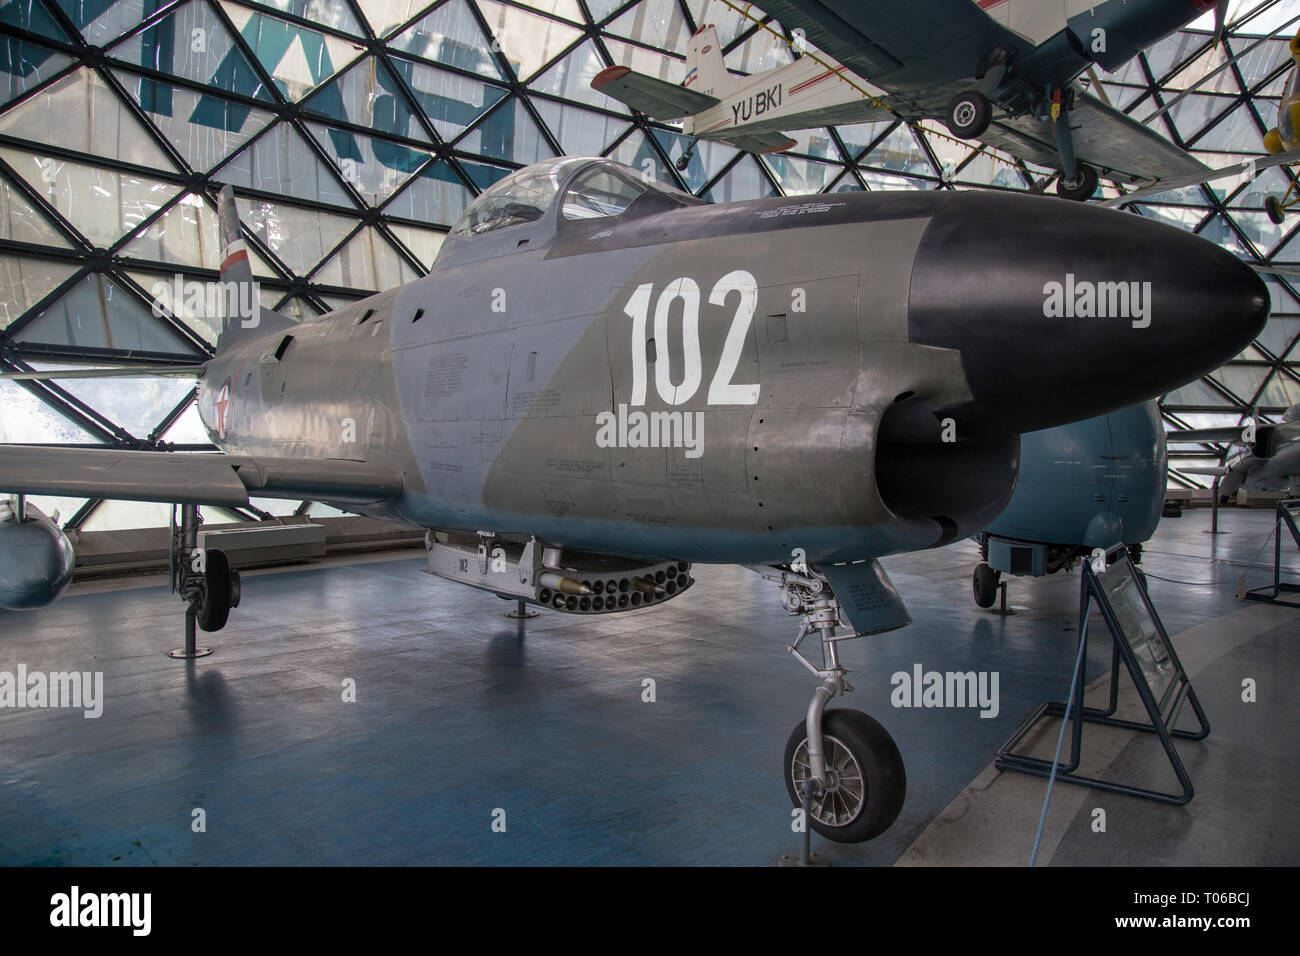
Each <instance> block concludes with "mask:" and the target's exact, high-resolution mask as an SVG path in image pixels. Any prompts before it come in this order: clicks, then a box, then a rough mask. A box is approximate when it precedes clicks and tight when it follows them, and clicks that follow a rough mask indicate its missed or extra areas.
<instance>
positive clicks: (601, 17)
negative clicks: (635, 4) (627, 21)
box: [587, 0, 631, 23]
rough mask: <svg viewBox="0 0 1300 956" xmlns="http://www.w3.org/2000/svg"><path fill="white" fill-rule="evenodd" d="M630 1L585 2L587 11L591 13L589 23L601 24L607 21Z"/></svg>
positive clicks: (594, 0) (595, 0)
mask: <svg viewBox="0 0 1300 956" xmlns="http://www.w3.org/2000/svg"><path fill="white" fill-rule="evenodd" d="M629 2H631V0H587V9H588V10H589V11H591V21H592V22H593V23H601V22H602V21H605V20H608V19H609V18H610V16H612V15H613V14H614V12H615V11H617V10H622V9H623V8H624V7H626V6H628V5H629Z"/></svg>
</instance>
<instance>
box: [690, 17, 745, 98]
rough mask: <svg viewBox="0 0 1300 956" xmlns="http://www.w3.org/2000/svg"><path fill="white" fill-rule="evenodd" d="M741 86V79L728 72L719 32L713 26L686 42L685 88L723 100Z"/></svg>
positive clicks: (702, 30)
mask: <svg viewBox="0 0 1300 956" xmlns="http://www.w3.org/2000/svg"><path fill="white" fill-rule="evenodd" d="M739 82H740V78H738V77H733V76H732V75H731V74H730V73H728V72H727V65H726V64H725V63H724V62H723V60H722V47H721V46H720V45H719V44H718V31H717V30H716V29H714V28H713V26H712V25H710V26H707V27H703V28H701V29H700V30H698V31H697V32H696V33H695V35H694V36H692V37H691V38H690V40H688V41H687V42H686V79H684V80H683V81H682V86H684V87H686V88H687V89H688V90H694V91H695V92H697V93H704V94H706V95H708V96H716V97H718V98H719V99H721V98H722V97H724V96H726V95H727V93H728V92H730V91H731V90H733V89H735V87H736V86H738V85H739Z"/></svg>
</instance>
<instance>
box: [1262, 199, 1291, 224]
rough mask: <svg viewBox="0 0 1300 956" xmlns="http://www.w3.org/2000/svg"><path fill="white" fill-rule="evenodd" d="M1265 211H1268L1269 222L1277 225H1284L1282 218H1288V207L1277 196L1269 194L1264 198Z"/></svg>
mask: <svg viewBox="0 0 1300 956" xmlns="http://www.w3.org/2000/svg"><path fill="white" fill-rule="evenodd" d="M1264 211H1265V212H1266V213H1268V219H1269V222H1271V223H1273V225H1275V226H1280V225H1282V220H1283V219H1285V218H1286V207H1284V206H1283V205H1282V203H1281V201H1279V200H1278V198H1277V197H1276V196H1267V197H1265V199H1264Z"/></svg>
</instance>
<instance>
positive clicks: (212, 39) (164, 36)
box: [111, 0, 275, 123]
mask: <svg viewBox="0 0 1300 956" xmlns="http://www.w3.org/2000/svg"><path fill="white" fill-rule="evenodd" d="M111 53H112V55H113V57H114V58H115V59H117V60H121V61H124V62H127V63H131V64H139V65H140V66H143V67H147V68H148V69H151V70H158V71H160V72H162V73H166V74H167V75H169V76H176V77H183V78H184V79H187V80H194V81H195V82H197V83H202V84H203V85H205V86H208V87H213V88H215V89H216V91H217V92H221V93H237V94H239V95H241V96H248V97H253V98H255V99H259V100H268V101H270V100H273V99H275V97H274V96H273V95H272V93H271V91H270V90H268V89H267V88H266V87H265V85H264V84H263V83H262V81H261V79H260V78H259V77H258V75H257V73H256V71H255V70H254V69H253V66H252V64H251V63H250V62H249V60H248V58H247V57H246V56H244V54H243V53H242V52H241V51H240V49H239V47H238V46H236V45H235V40H234V36H233V35H232V34H231V32H230V30H228V29H227V28H226V25H225V22H224V21H223V20H222V19H221V17H220V16H218V15H217V11H216V10H214V9H213V8H212V7H211V6H209V5H208V4H207V3H204V2H203V0H191V2H190V3H187V4H185V5H184V6H182V7H179V8H178V9H176V10H174V11H173V12H172V13H169V14H168V15H167V16H165V17H163V19H161V20H159V21H158V22H157V23H156V24H154V25H153V26H151V27H149V29H147V30H142V31H140V32H139V33H133V34H131V36H129V37H127V38H126V39H124V40H122V41H121V42H120V43H118V44H117V45H116V46H114V47H113V49H112V51H111ZM141 86H142V89H141V93H140V99H141V100H142V101H143V102H144V103H145V104H146V107H145V108H146V109H148V110H149V112H151V113H155V114H158V115H162V116H171V115H173V112H172V107H171V97H172V95H173V94H172V89H173V87H172V86H171V85H170V84H166V83H161V82H154V81H153V80H148V79H145V80H144V81H143V83H142V84H141ZM205 116H206V112H205V106H204V104H203V103H202V102H200V104H199V113H198V115H196V116H191V118H190V120H191V122H196V123H202V122H204V121H205Z"/></svg>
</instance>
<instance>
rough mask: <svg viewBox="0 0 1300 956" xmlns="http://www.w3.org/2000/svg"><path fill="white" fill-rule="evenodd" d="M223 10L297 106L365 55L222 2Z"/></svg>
mask: <svg viewBox="0 0 1300 956" xmlns="http://www.w3.org/2000/svg"><path fill="white" fill-rule="evenodd" d="M221 7H222V9H223V10H225V11H226V13H227V14H228V15H229V17H230V19H231V21H232V22H233V23H234V24H235V28H236V29H237V30H239V33H240V36H242V37H243V38H244V41H245V42H246V43H247V44H248V46H249V47H250V48H251V49H252V51H253V54H254V55H255V56H256V57H257V59H258V60H259V61H260V62H261V64H262V67H263V68H264V69H265V70H266V72H267V73H269V74H271V79H272V80H274V81H275V85H276V86H278V87H279V88H280V92H281V93H283V94H284V95H285V96H286V97H287V98H288V99H289V100H291V101H292V102H295V103H296V102H298V101H299V100H301V99H302V98H303V97H305V96H306V95H307V94H308V93H310V92H311V91H312V90H314V89H315V88H316V87H318V86H320V85H321V84H322V83H324V82H326V81H327V80H328V79H329V78H330V77H332V76H333V75H334V74H335V73H337V72H338V71H339V70H341V69H343V68H344V67H346V66H347V65H348V64H349V63H351V62H352V61H353V60H355V59H356V58H357V57H358V56H360V55H361V54H362V53H364V52H365V49H364V47H361V46H359V45H357V44H355V43H349V42H348V41H347V40H343V39H341V38H339V37H336V36H333V35H332V34H328V33H321V32H319V31H317V30H312V29H309V28H307V27H304V26H299V25H298V24H296V23H288V22H286V21H284V20H280V19H278V18H276V17H272V16H268V15H267V14H265V13H259V12H256V11H253V10H250V9H248V8H247V7H241V6H238V5H237V4H234V3H230V2H228V0H221Z"/></svg>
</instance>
